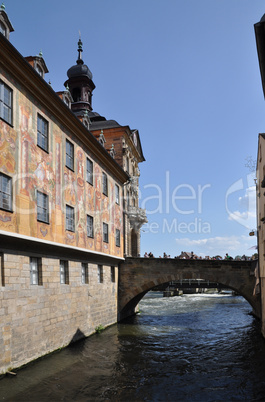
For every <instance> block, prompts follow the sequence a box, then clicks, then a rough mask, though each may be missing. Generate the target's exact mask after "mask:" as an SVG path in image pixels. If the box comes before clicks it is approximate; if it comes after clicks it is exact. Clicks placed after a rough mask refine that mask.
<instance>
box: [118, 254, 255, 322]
mask: <svg viewBox="0 0 265 402" xmlns="http://www.w3.org/2000/svg"><path fill="white" fill-rule="evenodd" d="M256 265H257V261H256V260H255V261H235V260H219V261H217V260H182V259H175V258H174V259H170V258H126V259H125V261H124V262H122V263H121V264H120V269H119V294H118V321H120V320H122V319H124V318H126V317H129V316H131V315H133V314H135V312H136V307H137V304H138V303H139V301H140V300H141V299H142V298H143V296H144V295H145V294H146V293H147V292H148V291H149V290H151V289H152V288H154V287H155V286H158V285H161V284H164V283H168V282H171V281H180V280H183V279H204V280H206V281H209V282H217V283H219V284H221V285H223V286H225V287H226V288H229V289H231V290H234V291H235V292H236V293H238V294H239V295H241V296H243V297H244V298H245V299H246V300H247V301H248V302H249V304H250V305H251V306H252V311H253V314H254V315H255V316H257V317H258V318H260V317H261V307H260V297H259V295H254V294H253V291H254V288H255V283H256V277H255V272H254V271H255V268H256Z"/></svg>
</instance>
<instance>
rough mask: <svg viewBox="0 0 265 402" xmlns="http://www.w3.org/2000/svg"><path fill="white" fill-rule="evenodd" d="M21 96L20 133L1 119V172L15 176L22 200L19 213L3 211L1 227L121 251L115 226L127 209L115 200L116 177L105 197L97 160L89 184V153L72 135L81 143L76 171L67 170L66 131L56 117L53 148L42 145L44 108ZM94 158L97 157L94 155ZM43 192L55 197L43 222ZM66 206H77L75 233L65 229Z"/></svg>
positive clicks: (51, 128) (17, 195) (18, 197)
mask: <svg viewBox="0 0 265 402" xmlns="http://www.w3.org/2000/svg"><path fill="white" fill-rule="evenodd" d="M14 98H15V96H14ZM17 99H18V105H19V106H18V110H17V112H18V115H17V117H18V120H17V121H18V124H19V127H18V128H17V131H15V129H13V128H12V127H10V126H9V125H8V124H6V123H5V122H3V121H0V171H1V172H4V173H5V174H7V175H10V176H11V177H13V178H14V185H13V196H14V197H13V198H14V202H15V203H16V208H15V209H14V212H13V213H10V212H8V211H0V227H1V228H4V229H6V230H9V231H14V232H18V233H20V234H23V235H27V236H33V237H34V236H35V237H38V238H42V239H45V240H51V241H56V242H63V243H65V244H69V245H72V246H78V247H82V248H88V249H90V250H95V251H98V252H105V253H113V254H116V255H119V253H120V248H119V249H117V248H116V247H115V229H116V228H119V229H120V230H121V226H122V211H121V206H119V205H116V204H115V195H114V190H115V188H114V181H113V178H112V177H111V176H108V177H109V195H108V196H105V195H103V194H102V169H101V167H100V165H99V164H98V163H97V162H95V161H94V183H93V184H94V185H90V184H89V183H87V182H86V157H87V154H86V152H85V151H84V150H83V148H82V147H81V146H80V144H78V143H77V140H76V139H75V138H71V139H72V141H73V142H74V143H75V171H74V172H73V171H71V170H70V169H68V168H66V167H65V166H64V157H65V149H64V141H65V138H64V137H65V133H64V132H62V131H61V129H60V127H59V126H57V125H56V124H55V122H53V121H52V120H49V152H45V151H44V150H42V149H41V148H40V147H38V145H37V113H38V111H39V109H38V108H37V107H36V106H35V105H34V104H33V103H31V102H30V100H29V99H27V98H26V97H24V95H23V94H22V93H19V95H18V97H17ZM42 114H43V115H44V116H45V115H46V114H45V111H43V110H42ZM15 122H16V120H15ZM67 136H69V133H67ZM89 157H91V158H92V159H93V157H92V156H91V155H89ZM16 174H18V176H16ZM15 177H16V181H15ZM37 190H39V191H43V192H44V193H45V194H47V195H48V197H49V198H48V200H49V223H47V224H46V223H43V222H38V221H37ZM65 204H69V205H71V206H73V207H75V212H76V213H75V233H72V232H70V231H66V230H65V210H64V208H65ZM87 214H90V215H91V216H93V218H94V238H89V237H87ZM103 222H105V223H108V225H109V243H104V242H103ZM121 233H122V230H121ZM121 242H122V238H121Z"/></svg>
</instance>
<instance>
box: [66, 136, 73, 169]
mask: <svg viewBox="0 0 265 402" xmlns="http://www.w3.org/2000/svg"><path fill="white" fill-rule="evenodd" d="M74 153H75V147H74V144H73V143H72V142H71V141H69V140H68V139H67V138H66V140H65V166H66V167H67V168H68V169H70V170H72V171H73V172H74Z"/></svg>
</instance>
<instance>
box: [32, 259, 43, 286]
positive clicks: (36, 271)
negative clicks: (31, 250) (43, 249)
mask: <svg viewBox="0 0 265 402" xmlns="http://www.w3.org/2000/svg"><path fill="white" fill-rule="evenodd" d="M41 279H42V278H41V259H40V258H35V257H31V258H30V284H31V285H41Z"/></svg>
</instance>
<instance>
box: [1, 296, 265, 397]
mask: <svg viewBox="0 0 265 402" xmlns="http://www.w3.org/2000/svg"><path fill="white" fill-rule="evenodd" d="M140 312H141V313H140V314H139V315H137V316H135V317H132V318H130V319H127V320H126V321H124V322H123V323H121V324H118V325H113V326H112V327H110V328H108V329H106V330H105V331H103V332H102V333H101V334H96V335H93V336H91V337H89V338H87V339H85V340H82V341H80V342H78V343H76V344H74V345H72V346H70V347H68V348H66V349H64V350H62V351H61V352H59V353H56V354H53V355H51V356H48V357H46V358H44V359H42V360H39V361H37V362H35V363H33V364H30V365H29V366H28V367H26V368H24V369H22V370H19V371H18V372H17V376H16V377H5V378H4V379H2V380H0V400H6V401H34V402H39V401H56V402H57V401H122V402H123V401H126V402H131V401H192V402H193V401H202V402H207V401H226V402H228V401H265V341H264V339H263V337H262V336H261V333H260V327H259V322H258V321H257V320H256V319H255V318H254V317H253V316H252V315H251V314H250V313H251V307H250V305H249V304H248V303H247V302H246V301H245V300H244V299H243V298H242V297H239V296H232V295H231V294H225V295H218V294H201V295H184V296H181V297H172V298H163V297H162V294H161V293H157V292H149V293H148V294H147V295H146V296H145V298H144V299H143V300H142V301H141V303H140Z"/></svg>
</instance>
